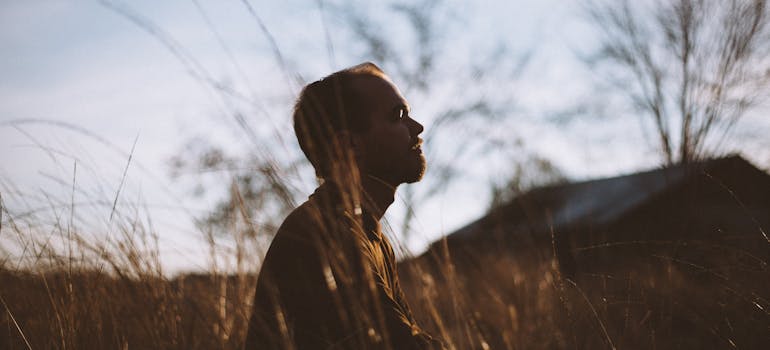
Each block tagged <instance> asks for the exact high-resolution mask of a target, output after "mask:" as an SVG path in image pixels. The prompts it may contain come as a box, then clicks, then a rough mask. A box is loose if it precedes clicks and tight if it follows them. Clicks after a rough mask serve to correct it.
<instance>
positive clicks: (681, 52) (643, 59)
mask: <svg viewBox="0 0 770 350" xmlns="http://www.w3.org/2000/svg"><path fill="white" fill-rule="evenodd" d="M766 3H767V2H766V1H765V0H651V1H640V2H634V1H628V0H611V1H606V0H596V1H594V0H589V1H587V3H586V5H587V9H588V13H589V15H590V18H591V19H592V20H593V21H594V24H595V26H596V27H597V28H598V29H599V30H600V32H601V39H600V40H601V41H600V49H599V51H598V52H597V55H596V56H594V57H592V58H591V60H589V62H590V63H592V64H594V66H595V67H596V68H599V71H600V72H601V74H603V75H604V76H606V77H607V78H608V79H609V81H610V82H611V83H613V85H615V86H616V88H617V89H618V90H619V91H620V93H621V94H622V95H624V96H625V98H627V101H629V102H631V103H632V105H633V106H634V107H635V108H636V109H637V110H638V111H639V112H640V113H642V115H643V116H644V117H645V118H647V117H648V118H649V119H648V120H650V121H651V122H652V125H653V127H654V130H655V137H656V140H655V141H654V142H655V143H656V144H657V145H658V146H657V147H658V148H659V151H660V152H661V154H662V156H663V160H664V162H665V164H666V165H672V164H675V163H688V162H693V161H697V160H698V159H701V158H703V157H708V156H712V155H714V154H715V153H717V152H719V148H720V145H721V144H722V143H723V142H724V141H725V138H726V137H728V136H729V134H730V131H731V129H732V128H733V126H734V125H735V124H736V122H737V121H738V120H740V119H741V117H743V116H744V115H745V114H746V113H747V112H748V111H749V110H751V109H752V108H755V107H756V106H757V105H758V104H759V103H760V102H761V101H762V100H763V99H764V98H766V97H767V96H768V88H769V87H770V56H768V54H769V53H770V34H769V33H768V32H769V29H770V28H768V9H767V4H766Z"/></svg>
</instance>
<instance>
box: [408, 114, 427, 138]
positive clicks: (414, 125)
mask: <svg viewBox="0 0 770 350" xmlns="http://www.w3.org/2000/svg"><path fill="white" fill-rule="evenodd" d="M409 121H410V122H409V131H411V132H412V134H413V135H415V136H416V135H419V134H421V133H422V131H423V130H425V128H423V126H422V124H420V123H419V122H417V121H416V120H414V119H412V118H409Z"/></svg>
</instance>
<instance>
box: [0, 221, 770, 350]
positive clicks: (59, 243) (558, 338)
mask: <svg viewBox="0 0 770 350" xmlns="http://www.w3.org/2000/svg"><path fill="white" fill-rule="evenodd" d="M5 208H6V207H5V206H3V217H2V227H1V228H0V230H2V231H1V232H2V237H3V238H4V240H5V241H4V242H5V243H6V244H7V243H8V240H9V239H13V240H14V241H15V243H16V244H17V246H18V247H21V248H22V251H21V255H20V256H10V255H7V256H4V257H2V266H1V267H2V268H1V269H0V301H2V310H0V311H2V312H1V313H2V318H0V324H1V325H2V333H0V348H3V349H25V348H31V349H51V348H55V349H112V348H116V349H130V348H153V349H194V348H197V349H237V348H240V347H241V344H242V342H243V340H244V338H245V332H246V326H247V321H248V318H249V317H250V312H251V303H252V300H251V299H252V297H253V290H254V286H255V282H256V278H255V275H256V274H255V272H256V270H257V266H253V265H250V264H249V263H248V262H247V261H246V260H245V259H244V256H246V255H248V254H249V252H244V251H232V252H231V253H232V254H233V255H234V257H233V261H236V265H237V266H239V267H238V268H237V269H236V270H235V271H234V270H233V269H230V270H229V271H226V269H224V268H223V267H222V266H219V265H217V263H216V261H217V260H215V259H213V260H211V261H212V263H211V264H210V265H211V266H209V268H208V271H205V272H201V273H196V274H183V275H178V276H175V277H170V276H168V275H167V274H165V273H164V268H163V266H162V264H161V262H160V259H159V256H160V253H159V250H158V245H157V233H156V232H153V231H151V230H150V229H149V228H147V227H145V226H143V225H142V224H140V223H139V220H136V217H132V216H131V215H123V214H122V213H119V214H117V215H115V220H116V222H115V225H114V227H116V230H115V232H113V235H111V236H107V237H112V238H107V237H104V238H103V239H102V240H95V239H94V235H91V234H87V233H85V232H81V231H79V230H77V229H75V228H73V227H71V226H69V225H67V224H66V220H63V221H61V222H59V225H54V227H56V229H55V230H54V231H53V232H49V233H50V234H49V235H41V232H39V231H38V229H36V228H35V227H39V226H40V225H35V223H34V222H25V221H29V220H34V218H35V217H34V216H33V217H26V218H19V217H15V216H13V215H11V214H10V213H9V211H8V210H6V209H5ZM241 219H242V218H241ZM236 232H238V231H236ZM52 237H54V238H52ZM249 239H253V237H247V236H243V237H240V238H237V240H238V241H239V244H240V245H241V246H243V247H246V246H248V245H247V244H245V243H244V242H243V241H244V240H249ZM210 244H211V245H212V246H211V249H212V252H213V251H215V250H216V249H217V247H216V245H217V243H216V240H214V239H212V240H211V241H210ZM434 248H436V249H433V250H431V251H430V253H429V254H427V255H425V256H422V257H420V258H418V259H412V260H408V261H404V262H402V263H401V265H400V269H401V278H402V284H403V287H404V289H405V292H406V294H407V297H408V300H409V303H410V304H411V306H412V308H413V311H414V312H415V316H416V317H417V319H418V321H419V323H420V324H421V326H422V327H424V328H426V329H427V330H428V331H429V332H430V333H432V334H434V335H437V336H438V337H440V338H442V339H443V340H444V341H445V343H446V344H447V346H448V347H450V348H454V349H522V348H524V349H533V348H534V349H564V348H576V349H603V348H633V349H672V348H688V349H696V348H698V349H702V348H746V349H760V348H762V347H763V346H765V345H766V344H768V343H769V342H770V328H769V327H770V312H769V310H770V301H768V300H770V298H769V297H770V295H769V293H770V270H768V266H767V263H766V262H765V261H763V260H762V259H758V258H756V257H755V256H752V255H750V254H745V253H744V252H741V251H736V250H734V249H733V250H730V249H728V248H727V247H726V246H723V245H716V244H711V243H708V242H705V241H696V240H691V241H685V242H682V241H679V242H653V241H648V242H643V241H642V242H633V243H629V244H625V245H623V244H619V245H606V246H597V247H594V248H593V249H587V251H586V252H584V253H585V254H583V258H582V260H580V264H582V265H581V266H582V269H581V271H580V272H579V273H577V274H576V275H574V276H564V275H562V273H561V272H560V270H559V266H558V262H557V260H556V259H555V258H554V254H553V250H552V249H548V248H549V247H548V245H546V246H545V247H543V246H540V248H536V247H535V246H531V247H529V248H528V249H521V248H516V249H513V250H512V249H511V248H510V247H506V246H486V247H484V249H477V248H478V247H476V248H474V249H467V250H458V249H450V248H449V246H448V245H443V246H442V245H441V244H439V245H436V246H435V247H434ZM551 248H552V247H551ZM673 250H676V252H677V253H676V254H664V252H666V251H668V252H669V253H670V252H671V251H673ZM512 252H514V253H513V254H512ZM594 252H600V253H596V254H593V253H594ZM212 254H214V253H212ZM592 254H593V255H592ZM239 257H240V258H239ZM239 259H240V260H239Z"/></svg>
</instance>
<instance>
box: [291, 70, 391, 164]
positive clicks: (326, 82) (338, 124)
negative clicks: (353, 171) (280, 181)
mask: <svg viewBox="0 0 770 350" xmlns="http://www.w3.org/2000/svg"><path fill="white" fill-rule="evenodd" d="M362 76H374V77H380V78H385V77H386V76H385V73H384V72H383V71H382V70H381V69H380V68H379V67H377V65H375V64H374V63H371V62H364V63H361V64H359V65H356V66H353V67H350V68H346V69H343V70H341V71H338V72H334V73H332V74H330V75H328V76H326V77H324V78H323V79H321V80H318V81H315V82H313V83H310V84H308V85H307V86H305V88H304V89H302V92H300V94H299V98H297V102H296V104H295V105H294V116H293V119H294V132H295V134H296V135H297V141H299V146H300V148H301V149H302V152H303V153H305V156H306V157H307V159H308V160H309V161H310V163H311V164H313V167H314V168H315V171H316V176H318V177H320V178H324V179H326V178H327V177H328V176H329V175H330V170H331V168H330V167H331V162H334V161H336V160H337V159H339V156H340V154H341V153H340V152H342V151H343V150H341V149H340V147H339V146H340V145H336V144H335V141H336V139H335V137H334V136H335V134H336V133H337V132H339V131H343V130H344V131H351V132H361V131H366V130H367V129H368V128H369V125H370V123H369V112H370V111H368V110H367V108H366V107H367V103H366V101H365V100H364V96H363V95H362V94H361V92H360V91H358V90H357V89H355V88H354V87H353V81H354V80H355V79H356V78H359V77H362Z"/></svg>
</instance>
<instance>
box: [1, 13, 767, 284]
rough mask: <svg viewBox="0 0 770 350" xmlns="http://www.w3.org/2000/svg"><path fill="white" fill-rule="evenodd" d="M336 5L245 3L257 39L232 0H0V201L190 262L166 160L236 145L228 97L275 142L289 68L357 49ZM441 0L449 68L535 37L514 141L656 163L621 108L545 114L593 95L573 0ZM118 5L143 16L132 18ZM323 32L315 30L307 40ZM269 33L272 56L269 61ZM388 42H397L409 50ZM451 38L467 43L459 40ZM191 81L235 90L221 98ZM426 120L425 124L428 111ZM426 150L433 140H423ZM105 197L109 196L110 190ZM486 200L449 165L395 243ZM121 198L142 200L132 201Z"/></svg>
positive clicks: (628, 167) (570, 164)
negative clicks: (448, 174) (441, 186)
mask: <svg viewBox="0 0 770 350" xmlns="http://www.w3.org/2000/svg"><path fill="white" fill-rule="evenodd" d="M337 3H340V1H334V2H330V3H329V4H326V5H327V6H326V7H325V9H326V12H323V13H322V12H320V11H319V4H324V2H318V1H312V0H290V1H284V2H277V1H251V2H249V3H248V4H249V5H250V6H251V7H252V9H253V10H254V11H255V12H256V13H257V14H258V16H259V17H260V19H261V20H262V21H263V24H264V27H265V29H266V30H267V31H269V33H270V34H271V36H272V38H269V37H267V36H266V35H265V31H264V30H263V29H261V28H260V26H259V25H258V23H257V22H256V21H255V20H254V17H253V16H252V15H251V14H250V13H249V11H248V8H247V7H246V6H245V5H244V2H241V1H228V2H225V1H205V0H200V1H197V2H196V1H181V0H177V1H163V2H157V1H131V2H98V1H75V2H70V1H53V0H50V1H33V2H28V1H24V2H22V1H8V0H0V77H2V79H0V186H2V187H0V191H2V192H0V193H2V200H3V203H4V205H5V206H6V207H7V208H9V210H12V212H13V213H16V214H20V213H24V212H28V211H30V210H33V209H36V210H38V211H50V212H53V214H54V215H53V216H54V217H57V216H62V215H65V214H67V211H68V210H72V211H76V213H75V214H74V215H73V216H74V217H76V220H75V221H76V222H77V225H78V226H79V227H81V228H83V229H84V230H91V231H94V232H108V234H110V233H109V232H113V231H114V230H115V226H116V225H117V224H116V223H115V221H113V219H111V216H112V215H114V212H115V210H114V209H113V207H117V208H118V209H120V211H121V212H125V213H127V214H126V215H130V213H131V210H136V212H137V213H139V212H142V213H144V214H142V218H145V217H146V219H142V220H145V221H146V222H151V224H152V226H153V228H154V229H155V230H157V232H159V235H160V250H161V254H162V256H163V257H162V258H163V261H164V263H165V264H166V265H167V266H168V268H169V269H170V270H176V269H179V270H187V269H195V268H202V267H204V266H206V265H207V261H206V259H207V258H206V256H207V252H206V250H205V245H204V238H203V236H202V234H201V233H200V232H199V231H198V230H196V229H195V227H194V225H193V224H192V218H194V217H199V216H200V215H202V214H203V213H205V212H206V210H208V209H211V207H212V205H213V202H212V198H213V197H210V196H204V197H196V196H192V195H190V192H191V190H190V188H191V186H193V185H192V184H193V183H196V181H198V180H197V179H194V178H192V176H182V177H180V178H172V177H170V176H169V166H168V163H169V159H170V158H171V157H172V156H174V155H176V154H178V153H179V152H180V151H182V150H184V147H185V145H189V143H190V140H191V139H196V138H198V139H205V140H207V141H206V142H209V143H211V144H217V145H220V146H221V147H223V148H224V149H225V150H228V151H232V152H234V153H239V152H240V154H242V153H243V152H244V150H247V149H249V147H251V146H252V145H251V144H249V142H248V141H247V140H246V138H245V137H244V135H243V134H239V132H238V128H237V126H236V125H235V122H234V121H233V120H232V118H227V117H224V116H226V115H228V114H231V113H232V112H233V111H235V110H239V111H245V114H246V117H247V118H248V120H249V121H250V123H251V124H252V125H255V130H257V133H258V134H259V136H260V137H264V138H265V140H268V139H270V140H273V138H274V135H273V134H274V131H275V130H285V128H287V127H290V123H289V121H288V115H289V110H290V106H291V101H292V99H293V98H294V96H296V93H297V92H298V89H299V88H300V87H301V84H300V83H298V81H299V80H302V81H310V80H314V79H317V78H320V77H322V76H324V75H326V74H328V73H329V72H331V71H332V70H336V69H340V68H343V67H346V66H350V65H353V64H356V63H359V62H361V61H363V60H368V59H370V58H368V57H365V53H364V52H363V51H362V50H361V47H360V46H357V45H356V44H355V43H354V42H352V41H351V40H350V38H351V33H350V32H349V29H345V28H343V26H342V24H341V22H340V20H339V18H338V16H335V14H334V13H329V12H331V11H332V10H330V9H333V8H334V6H330V5H334V4H337ZM355 3H356V4H358V7H359V8H364V9H366V10H365V11H367V12H368V13H369V14H370V15H372V16H374V18H378V19H379V17H378V13H382V12H386V11H388V8H387V7H383V5H376V2H373V1H372V2H366V1H357V2H355ZM445 3H446V8H448V9H449V11H448V12H447V18H448V20H450V21H452V22H453V23H459V26H458V25H455V29H453V30H452V31H448V32H447V33H448V34H447V35H450V36H451V37H448V38H445V42H446V44H447V45H450V46H453V45H456V46H457V47H458V54H457V55H447V56H444V57H442V58H441V62H442V63H443V62H447V65H448V66H450V67H451V66H452V64H453V63H455V62H461V61H462V60H463V59H465V60H468V59H473V50H475V49H478V50H479V51H483V50H484V49H486V48H485V45H487V44H489V43H491V42H497V41H493V40H492V39H496V40H497V39H500V40H502V41H503V42H505V43H506V45H508V46H509V47H510V48H511V50H512V51H513V52H514V53H516V52H524V51H526V50H527V49H530V48H535V50H534V55H533V58H532V59H531V62H532V63H530V65H529V66H528V69H527V70H526V71H525V72H524V73H523V74H522V75H521V76H519V77H517V79H516V81H515V82H511V84H510V86H508V85H507V84H506V85H504V86H506V88H505V89H507V90H508V91H512V93H513V95H514V96H515V100H516V103H517V108H515V109H514V112H512V113H517V114H520V117H517V118H514V119H512V121H511V122H508V123H506V124H501V125H500V129H501V130H514V131H515V133H516V134H517V135H519V136H520V137H521V138H522V139H523V140H524V141H525V142H526V144H527V148H528V149H530V150H535V151H536V152H538V153H539V154H542V155H543V156H544V157H546V158H548V159H551V160H552V161H553V162H554V163H555V164H556V165H557V166H559V167H560V168H561V169H562V171H563V172H564V173H565V174H566V175H567V176H568V177H569V178H571V179H577V180H580V179H587V178H595V177H602V176H613V175H618V174H623V173H630V172H633V171H636V170H639V169H645V168H651V167H655V166H656V165H657V162H658V160H659V158H658V157H657V154H656V153H655V152H654V150H652V149H651V147H650V145H649V144H648V143H646V142H645V141H644V138H643V134H642V133H641V132H640V131H639V129H640V125H639V122H638V121H637V120H635V119H628V118H627V119H612V118H610V119H599V120H596V119H590V118H588V119H577V120H570V121H568V122H564V123H554V122H548V121H545V122H544V119H547V118H546V117H544V116H547V115H552V114H554V113H555V112H558V111H560V110H562V109H568V108H569V107H570V106H572V105H578V104H580V102H581V99H583V98H585V97H586V96H588V95H590V94H591V93H592V90H591V89H592V87H591V86H590V84H586V83H585V82H586V81H592V80H593V79H595V77H593V76H592V75H591V72H589V71H588V70H587V69H585V67H584V66H583V65H582V63H581V62H580V60H579V59H578V57H577V56H578V55H579V54H580V53H581V52H583V50H584V49H586V48H587V47H591V45H594V44H595V38H594V37H592V34H591V31H590V29H589V27H588V26H587V25H586V23H585V21H584V19H581V18H580V16H578V15H576V13H577V9H578V6H577V2H575V1H556V0H548V1H534V0H522V1H502V0H500V1H485V2H472V1H459V0H458V1H447V2H445ZM110 4H112V5H110ZM378 6H379V7H378ZM120 11H125V12H124V13H122V14H121V13H120ZM127 14H128V16H127ZM130 16H134V18H135V19H136V18H142V21H144V22H142V23H144V24H145V26H144V27H143V26H141V25H139V24H137V22H136V21H132V20H130V18H129V17H130ZM384 25H385V26H386V27H387V28H386V29H387V30H388V33H392V35H394V36H400V35H407V34H406V33H402V32H400V31H399V29H398V25H403V23H385V24H384ZM458 28H459V29H458ZM324 31H326V32H328V38H329V39H328V40H324V39H323V38H324V34H323V33H324ZM271 39H272V41H271ZM408 39H409V38H406V37H405V38H404V39H403V42H404V43H407V42H408ZM396 41H399V40H396ZM273 42H274V43H275V45H276V46H273V44H272V43H273ZM329 47H332V48H333V53H334V54H333V55H330V54H329ZM402 47H403V46H402ZM276 48H277V50H278V51H279V52H280V53H281V56H282V59H283V60H284V61H283V65H282V64H281V63H280V62H279V61H278V60H277V59H276V54H275V52H276ZM403 48H404V54H405V55H409V54H410V50H409V47H408V46H406V47H403ZM459 48H466V49H465V50H466V51H463V52H465V54H463V55H461V54H460V49H459ZM468 48H469V49H468ZM468 50H470V51H468ZM449 52H452V51H449ZM463 57H464V58H463ZM469 57H470V58H469ZM458 64H459V63H458ZM286 71H290V72H292V73H293V74H294V75H293V76H287V74H286V73H285V72H286ZM191 72H193V73H191ZM201 72H203V73H205V74H202V73H201ZM300 78H301V79H300ZM451 78H452V76H451V75H449V76H448V77H445V79H451ZM206 79H209V81H216V82H218V83H220V84H222V86H225V87H227V88H229V89H232V90H233V91H237V92H238V94H239V95H241V96H245V97H246V98H247V99H249V101H250V102H249V103H243V102H239V101H238V99H237V98H233V97H232V96H229V97H227V96H226V97H223V94H222V93H221V91H217V90H216V89H213V88H212V87H211V85H210V84H206V83H205V80H206ZM398 83H399V82H398V81H396V84H398ZM469 89H472V87H469ZM407 98H410V97H409V96H407ZM411 104H412V105H413V106H415V108H417V110H420V105H424V106H425V107H424V108H423V109H422V111H424V112H426V114H429V113H428V112H429V111H431V108H430V101H414V100H411ZM425 118H426V120H425V122H424V124H425V126H426V128H430V127H431V124H430V122H431V118H430V116H425ZM752 118H753V119H752ZM752 118H749V120H748V122H747V125H750V126H757V125H758V126H760V127H759V128H755V127H749V128H748V129H747V130H748V131H746V132H751V130H763V129H762V128H765V129H764V130H767V121H766V119H762V118H759V117H752ZM596 123H600V124H602V125H603V126H604V127H602V128H597V127H595V125H596ZM506 128H507V129H506ZM512 132H513V131H512ZM288 135H289V137H288V139H284V140H283V141H282V142H283V144H281V142H278V143H275V142H272V143H271V141H265V144H264V146H265V147H266V148H267V149H269V150H270V153H271V154H272V155H273V156H274V157H276V158H280V159H284V158H288V157H291V155H290V154H291V152H292V151H291V150H290V148H291V146H287V143H288V142H293V136H292V135H291V134H288ZM739 135H740V134H739ZM431 147H436V148H439V147H443V145H441V144H437V145H430V144H426V145H425V148H426V149H427V150H430V148H431ZM736 147H738V149H740V147H741V145H740V144H738V145H737V146H736ZM748 152H749V155H748V156H749V158H750V159H751V160H753V161H754V162H755V163H759V165H760V166H764V167H765V168H767V167H768V166H770V156H768V153H767V151H766V150H765V151H757V150H750V151H748ZM129 158H130V159H129ZM429 161H430V159H429ZM505 161H506V160H505V159H504V158H500V159H497V161H496V162H497V163H500V162H503V163H504V162H505ZM303 169H305V170H303V171H304V172H303V173H302V174H301V176H300V177H298V178H291V179H289V180H288V181H290V182H292V184H293V185H296V187H297V188H298V189H299V191H300V192H304V193H307V194H309V193H310V192H311V191H312V187H313V182H312V174H311V173H309V172H308V170H307V169H308V168H307V167H304V168H303ZM500 169H502V168H492V167H489V168H487V167H481V168H480V169H477V170H476V171H477V172H478V174H477V175H478V176H479V177H478V179H486V178H489V177H490V176H491V177H494V176H495V175H496V172H499V173H500V176H505V175H506V173H505V172H504V171H503V170H500ZM429 171H430V170H429ZM501 171H502V172H501ZM227 176H228V174H218V175H215V176H214V177H208V180H206V181H207V182H203V183H204V184H205V185H207V186H216V185H217V184H221V183H223V181H224V183H226V181H227ZM73 188H74V190H73ZM115 197H118V198H119V201H117V202H116V203H115V204H112V203H110V202H111V200H112V199H113V198H115ZM488 202H489V190H488V183H487V182H485V181H482V180H479V181H474V179H473V178H470V179H464V180H463V183H462V184H460V185H456V186H454V187H452V190H451V191H447V192H443V193H442V194H441V195H439V196H437V197H436V198H434V199H433V200H431V201H429V202H428V203H425V205H424V206H423V207H421V208H420V209H419V212H418V213H417V214H418V215H417V219H416V232H417V234H416V235H413V236H411V237H409V238H408V239H407V240H406V242H405V243H404V244H405V245H406V246H407V247H408V248H409V250H411V251H412V252H413V253H414V252H416V253H419V252H420V251H421V250H423V249H424V248H425V246H426V245H427V244H429V243H430V242H432V241H434V240H435V239H438V238H439V237H441V236H442V235H444V234H447V233H450V232H452V231H453V230H454V229H457V228H459V227H462V226H463V225H465V224H467V223H469V222H470V221H472V220H473V219H475V218H477V217H479V216H481V215H483V213H484V211H485V210H486V209H487V203H488ZM68 203H69V204H71V205H70V206H68V205H67V204H68ZM137 203H142V205H141V207H142V208H134V207H135V206H136V204H137ZM72 204H75V205H72ZM394 206H395V209H393V210H391V211H390V212H391V214H390V215H391V218H392V221H393V222H397V221H398V220H399V215H402V214H401V213H402V209H403V208H399V206H400V204H399V203H398V200H397V203H396V204H395V205H394ZM73 207H74V208H75V209H72V208H73ZM67 208H70V209H67ZM145 211H146V213H145ZM145 214H146V215H145ZM65 216H66V215H65ZM3 232H8V231H7V229H6V230H5V231H3ZM0 239H3V237H0ZM0 253H3V252H2V251H0ZM6 254H8V252H6Z"/></svg>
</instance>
